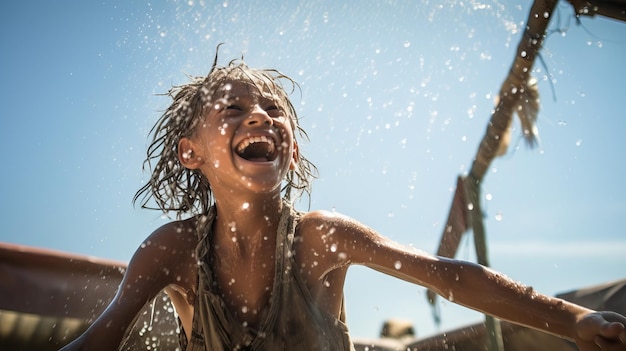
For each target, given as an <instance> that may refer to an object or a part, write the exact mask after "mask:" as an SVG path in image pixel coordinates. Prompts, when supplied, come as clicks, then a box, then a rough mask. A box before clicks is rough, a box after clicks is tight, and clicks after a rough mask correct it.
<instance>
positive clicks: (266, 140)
mask: <svg viewBox="0 0 626 351" xmlns="http://www.w3.org/2000/svg"><path fill="white" fill-rule="evenodd" d="M254 143H267V144H268V145H269V147H268V148H267V151H268V154H272V153H274V140H272V139H271V138H268V137H266V136H264V135H262V136H254V137H250V138H248V139H245V140H244V141H242V142H241V143H239V146H238V147H237V152H238V153H242V152H243V151H244V150H245V149H246V148H247V147H248V146H250V145H252V144H254Z"/></svg>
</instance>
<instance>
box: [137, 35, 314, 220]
mask: <svg viewBox="0 0 626 351" xmlns="http://www.w3.org/2000/svg"><path fill="white" fill-rule="evenodd" d="M218 49H219V47H218ZM217 57H218V55H217V54H216V55H215V61H214V62H213V66H212V68H211V71H210V72H209V74H208V75H207V76H206V77H193V76H190V77H189V78H190V80H191V82H189V83H187V84H184V85H180V86H173V87H172V88H171V89H170V90H169V91H168V92H167V93H166V94H164V95H166V96H169V97H171V98H172V99H173V102H172V104H171V105H170V106H169V107H168V108H167V109H166V110H165V112H164V113H163V115H162V116H161V117H160V118H159V120H158V121H157V122H156V124H155V125H154V127H152V129H151V130H150V134H151V136H152V142H151V143H150V145H149V146H148V150H147V157H146V159H145V161H144V166H143V168H144V170H145V169H146V167H147V168H149V169H150V170H151V172H152V173H151V176H150V180H149V181H148V182H147V183H146V184H145V185H144V186H142V187H141V188H140V189H139V190H138V191H137V193H136V194H135V196H134V198H133V203H137V201H140V202H141V206H142V207H143V208H148V209H157V210H162V211H163V212H164V213H166V214H167V213H169V212H171V211H173V212H176V216H177V218H181V217H182V216H183V215H184V214H190V215H196V214H206V213H208V210H209V208H210V207H211V205H212V204H213V202H214V199H213V194H212V191H211V185H210V184H209V181H208V180H207V179H206V177H205V176H204V175H203V174H202V173H201V172H200V170H198V169H194V170H192V169H187V168H185V167H184V166H183V165H182V164H181V163H180V161H179V159H178V142H179V140H180V139H181V138H184V137H190V136H192V134H193V132H194V129H195V128H196V126H197V125H198V122H199V121H200V120H201V119H202V117H203V116H204V115H205V112H206V111H208V110H209V109H210V108H212V106H213V104H214V103H215V102H214V101H212V100H213V98H214V95H216V93H217V91H218V90H219V89H220V88H222V87H223V85H224V84H226V83H227V82H229V81H231V82H232V81H243V82H245V83H246V84H248V85H250V86H251V87H253V88H255V89H258V91H259V92H261V93H264V94H268V93H269V94H271V96H272V97H274V99H275V100H276V103H277V104H279V105H280V106H278V107H279V108H281V109H282V110H283V111H284V112H285V113H286V114H287V116H288V117H289V120H290V125H291V128H292V129H293V131H294V139H295V140H296V142H297V139H298V138H297V137H298V136H300V137H301V138H302V139H305V140H308V136H307V134H306V132H305V131H304V130H303V129H302V128H301V127H300V124H299V118H298V115H297V113H296V110H295V108H294V107H293V105H292V104H291V101H290V100H289V94H291V93H293V92H294V91H295V90H296V88H299V86H298V84H297V83H296V82H295V81H294V80H293V79H291V78H290V77H288V76H286V75H284V74H282V73H281V72H279V71H277V70H274V69H253V68H249V67H248V66H247V65H246V64H245V63H244V61H243V59H237V60H232V61H230V62H229V63H228V64H227V65H226V66H218V64H217ZM283 82H286V83H288V85H289V87H290V91H289V94H288V93H287V91H286V90H285V88H284V86H283ZM296 134H297V135H296ZM316 176H317V169H316V167H315V165H313V164H312V163H311V162H310V161H309V160H307V159H306V158H305V157H304V156H303V155H302V154H301V153H300V154H299V157H298V162H297V164H296V168H295V169H293V170H289V172H288V173H287V175H286V179H285V184H284V185H283V188H282V190H281V191H282V193H283V196H284V198H285V199H287V200H292V195H293V194H292V193H293V192H294V191H295V192H296V194H295V196H294V197H299V196H301V195H302V194H303V193H304V192H306V193H307V194H309V195H310V192H311V181H312V179H313V178H315V177H316ZM151 199H153V200H154V201H155V202H156V205H157V207H151V206H149V205H148V203H149V202H150V200H151Z"/></svg>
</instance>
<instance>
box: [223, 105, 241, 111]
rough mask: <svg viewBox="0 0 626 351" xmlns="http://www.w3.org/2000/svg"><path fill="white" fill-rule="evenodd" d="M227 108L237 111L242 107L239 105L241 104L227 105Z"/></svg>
mask: <svg viewBox="0 0 626 351" xmlns="http://www.w3.org/2000/svg"><path fill="white" fill-rule="evenodd" d="M226 109H227V110H236V111H241V110H242V109H241V107H239V105H228V106H226Z"/></svg>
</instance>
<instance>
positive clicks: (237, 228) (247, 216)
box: [213, 194, 283, 253]
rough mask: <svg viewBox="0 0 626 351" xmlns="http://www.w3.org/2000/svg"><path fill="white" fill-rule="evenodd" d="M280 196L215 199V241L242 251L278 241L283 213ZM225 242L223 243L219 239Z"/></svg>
mask: <svg viewBox="0 0 626 351" xmlns="http://www.w3.org/2000/svg"><path fill="white" fill-rule="evenodd" d="M282 206H283V204H282V199H281V198H280V194H279V195H278V196H252V197H247V198H245V199H242V198H240V197H231V198H226V199H223V200H220V199H218V198H216V207H217V217H216V218H215V223H214V226H215V227H214V230H215V232H214V234H213V235H215V236H218V237H216V238H215V240H216V242H222V243H223V245H231V244H232V245H233V248H237V249H239V250H241V251H242V253H243V252H245V251H246V250H248V249H250V250H254V249H255V248H257V247H259V246H262V245H264V244H267V242H268V241H269V242H270V243H274V242H275V238H276V231H277V229H278V222H279V220H280V216H281V212H282ZM220 239H222V240H220Z"/></svg>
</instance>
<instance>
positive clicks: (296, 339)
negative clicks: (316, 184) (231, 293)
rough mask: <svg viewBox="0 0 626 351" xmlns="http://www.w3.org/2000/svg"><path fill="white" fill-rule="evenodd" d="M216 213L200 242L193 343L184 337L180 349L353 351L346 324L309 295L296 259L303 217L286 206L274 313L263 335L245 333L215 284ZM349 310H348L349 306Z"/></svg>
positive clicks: (278, 245)
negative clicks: (212, 258)
mask: <svg viewBox="0 0 626 351" xmlns="http://www.w3.org/2000/svg"><path fill="white" fill-rule="evenodd" d="M215 213H216V210H215V207H212V208H211V210H210V211H209V215H208V222H207V223H206V224H207V226H206V228H208V229H207V230H205V233H204V234H202V235H199V236H201V237H200V238H199V240H200V241H199V243H198V247H197V249H196V254H197V256H196V257H198V259H199V263H198V265H199V266H198V289H197V294H196V300H195V305H194V314H193V322H192V331H191V337H190V339H189V340H187V337H186V334H185V332H184V330H182V325H181V332H180V334H179V337H180V346H181V349H182V350H187V351H209V350H210V351H230V350H255V351H256V350H258V351H260V350H327V351H342V350H348V351H354V346H353V345H352V342H351V340H350V336H349V334H348V328H347V326H346V324H345V323H344V322H345V318H344V316H345V313H343V312H345V308H344V309H343V310H342V314H341V320H339V319H337V318H335V317H334V316H333V315H331V314H329V313H327V312H325V311H323V310H322V309H320V308H319V307H318V306H317V305H316V303H315V300H314V298H313V296H312V295H311V293H310V291H309V290H308V288H307V286H306V284H305V283H304V280H303V278H302V277H301V276H300V273H299V270H298V269H297V268H296V265H295V261H294V255H293V242H294V234H295V228H296V225H297V222H298V219H299V218H300V213H299V212H297V211H295V210H294V209H292V207H291V206H290V205H289V204H288V203H287V202H283V210H282V214H281V218H280V222H279V226H278V232H277V235H276V255H275V257H276V264H275V273H274V283H273V290H272V294H271V296H270V300H269V307H268V308H269V311H268V313H266V315H265V316H264V317H263V318H264V319H262V321H261V323H260V325H259V327H258V329H254V328H250V327H246V326H244V325H243V324H242V322H240V321H238V320H237V319H236V318H235V317H234V316H233V315H232V313H231V312H230V310H228V308H227V307H226V304H225V303H224V301H223V300H222V298H221V297H220V296H219V294H218V293H217V291H216V290H217V289H216V288H215V284H214V283H213V280H214V275H213V272H212V270H211V269H212V267H211V264H210V262H211V261H210V257H209V256H208V255H209V254H210V252H211V250H210V247H211V246H210V245H211V243H210V240H211V238H212V235H211V231H212V228H213V225H212V224H213V220H214V219H215ZM344 307H345V306H344Z"/></svg>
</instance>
